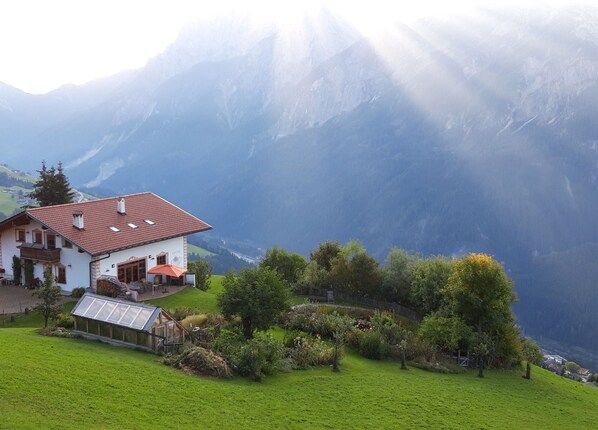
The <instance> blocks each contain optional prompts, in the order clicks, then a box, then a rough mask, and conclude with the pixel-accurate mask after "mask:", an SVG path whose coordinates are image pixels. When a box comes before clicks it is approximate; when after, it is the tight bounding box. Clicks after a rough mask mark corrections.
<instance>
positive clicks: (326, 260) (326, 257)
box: [309, 241, 342, 272]
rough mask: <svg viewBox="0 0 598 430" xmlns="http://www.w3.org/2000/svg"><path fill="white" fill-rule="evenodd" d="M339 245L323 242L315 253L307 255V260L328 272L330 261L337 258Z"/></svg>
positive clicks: (339, 250) (330, 265)
mask: <svg viewBox="0 0 598 430" xmlns="http://www.w3.org/2000/svg"><path fill="white" fill-rule="evenodd" d="M341 249H342V247H341V244H340V243H338V242H332V241H328V242H323V243H321V244H320V245H319V246H318V248H317V249H316V250H315V251H312V252H310V253H309V259H310V260H311V261H315V262H316V263H317V264H318V266H320V267H322V268H324V270H326V271H327V272H330V269H331V268H332V261H333V260H334V259H335V258H336V257H338V255H339V254H340V252H341Z"/></svg>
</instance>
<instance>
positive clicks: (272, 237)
mask: <svg viewBox="0 0 598 430" xmlns="http://www.w3.org/2000/svg"><path fill="white" fill-rule="evenodd" d="M597 23H598V14H597V12H596V9H592V8H588V7H577V8H569V9H560V10H550V9H536V10H527V9H520V10H516V11H513V10H509V11H506V10H497V9H495V10H488V9H485V10H479V11H477V12H476V13H475V14H472V15H468V16H463V17H461V18H459V19H456V20H453V21H434V20H429V21H425V22H420V23H419V24H418V25H414V26H407V25H403V24H398V25H396V26H394V27H393V28H390V29H388V30H387V31H385V32H381V33H380V34H378V35H377V36H376V37H372V38H367V39H366V38H364V37H363V36H362V35H360V34H359V33H358V32H357V31H356V30H355V29H354V28H352V27H351V26H350V25H348V24H346V23H344V22H342V21H340V20H338V19H337V18H336V17H335V16H334V15H332V14H331V13H329V12H326V11H322V13H321V14H319V15H318V16H317V18H315V19H313V17H312V19H307V18H306V19H304V20H297V21H296V22H295V24H294V26H293V27H291V28H286V29H281V28H278V27H277V26H276V25H273V24H264V25H262V26H260V27H254V26H250V25H249V24H248V23H247V21H246V20H245V19H244V18H243V17H241V16H237V17H232V18H227V19H226V20H220V21H215V22H212V23H210V24H209V25H208V24H201V25H197V26H194V27H189V28H187V29H186V30H185V31H184V32H183V33H181V36H180V37H179V39H178V40H177V41H176V42H175V43H174V44H173V45H172V46H171V47H170V48H169V49H168V50H167V51H166V52H164V53H163V54H162V55H161V56H159V57H157V58H155V59H153V60H152V61H150V62H149V63H148V65H147V66H146V67H145V68H144V69H141V70H138V71H135V72H132V73H129V74H127V75H126V76H121V77H115V78H109V79H107V80H103V81H99V82H96V83H95V85H96V87H95V88H97V87H98V86H102V89H101V90H99V91H96V90H94V89H93V88H90V87H89V86H83V87H78V88H69V89H68V91H69V97H57V94H56V92H54V93H50V94H48V95H45V96H28V95H25V94H23V93H20V92H18V91H17V90H14V89H11V92H10V94H9V95H7V94H8V92H7V90H5V89H4V88H0V121H1V122H2V127H3V130H4V127H6V130H9V131H10V132H8V133H6V134H5V133H3V134H2V136H0V142H1V144H2V145H3V146H5V145H6V146H8V145H9V144H10V145H11V146H12V148H13V149H12V150H11V151H10V152H9V154H10V156H9V155H8V154H7V155H6V156H7V157H8V158H9V159H8V160H7V161H10V162H11V163H12V164H14V165H15V166H16V167H20V168H27V169H32V167H31V157H30V155H27V154H30V153H33V152H34V153H36V154H39V156H38V158H39V159H40V160H41V159H42V158H43V159H46V160H47V161H48V162H57V161H58V160H59V159H60V160H62V161H63V163H64V164H65V166H66V167H67V174H68V175H69V177H70V179H71V182H72V183H73V184H75V185H78V186H80V185H87V186H89V187H99V188H101V189H105V190H110V192H111V193H113V194H118V193H129V192H136V191H142V190H151V191H153V192H156V193H158V194H160V195H163V196H164V197H166V198H168V199H169V200H171V201H173V202H175V203H177V204H180V205H181V206H182V207H184V208H186V209H189V210H190V211H191V212H194V213H198V214H201V216H202V218H203V219H206V220H207V221H208V222H210V223H211V224H213V225H214V226H215V229H216V230H215V231H216V232H217V233H218V234H220V235H221V236H222V237H230V238H235V239H237V240H246V241H251V242H253V243H257V244H260V245H262V246H270V245H273V244H277V245H280V246H284V247H287V248H289V249H291V250H294V251H299V252H303V253H307V252H308V251H309V250H310V249H313V248H314V247H315V246H316V245H317V244H318V243H319V242H322V241H324V240H329V239H334V240H339V241H341V242H345V241H347V240H350V239H355V238H356V239H360V240H362V241H363V242H364V243H365V245H366V247H367V248H368V250H369V251H370V252H371V253H372V254H374V255H375V256H376V257H378V258H379V259H383V258H384V257H385V255H386V253H387V252H388V249H389V248H390V247H392V246H399V247H402V248H406V249H408V250H411V251H414V252H419V253H423V254H448V255H461V254H463V253H466V252H472V251H476V252H489V253H492V254H493V255H495V256H496V257H497V258H498V259H499V260H501V261H503V262H504V263H505V265H506V268H507V269H508V270H509V272H510V274H511V276H512V277H513V278H514V280H515V283H516V289H517V292H518V294H519V297H520V303H519V304H518V307H517V309H516V311H517V313H518V315H519V321H520V323H521V325H522V326H523V328H524V329H525V330H526V331H527V332H528V333H530V334H532V335H533V334H543V335H547V337H552V338H554V339H558V340H567V341H570V342H573V343H576V344H578V345H582V346H585V347H587V348H589V349H591V350H593V351H594V352H597V353H598V341H597V339H598V333H595V331H598V316H597V315H598V314H597V313H595V312H592V310H593V309H596V305H598V289H597V288H596V287H595V282H596V280H598V265H597V264H596V263H595V262H596V261H598V239H597V238H598V217H597V216H596V214H597V213H598V198H597V197H598V193H597V192H596V181H597V178H598V122H597V121H596V120H595V119H596V118H598V104H596V103H595V100H597V99H598V98H597V96H598V79H597V78H596V77H597V76H598V49H597V48H598V46H597V45H598V32H597V31H596V30H595V29H596V28H597V27H596V24H597ZM63 90H64V89H63ZM82 94H85V96H84V97H82V96H81V95H82ZM23 100H25V101H23ZM73 100H75V101H77V102H76V103H75V102H73ZM19 103H21V104H23V106H25V107H24V108H20V106H21V105H20V104H19ZM32 112H36V114H35V115H33V114H32ZM3 156H4V155H3ZM34 167H35V166H34ZM555 318H556V320H557V321H555Z"/></svg>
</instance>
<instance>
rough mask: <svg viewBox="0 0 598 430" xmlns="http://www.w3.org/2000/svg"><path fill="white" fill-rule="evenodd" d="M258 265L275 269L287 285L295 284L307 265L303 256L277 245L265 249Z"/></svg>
mask: <svg viewBox="0 0 598 430" xmlns="http://www.w3.org/2000/svg"><path fill="white" fill-rule="evenodd" d="M260 266H263V267H269V268H270V269H273V270H276V271H277V272H278V273H279V274H280V276H281V277H282V279H283V280H285V281H286V282H287V283H288V284H289V285H293V284H295V283H296V282H297V281H298V280H299V278H300V277H301V274H302V273H303V271H304V270H305V267H306V266H307V262H306V261H305V258H304V257H303V256H302V255H300V254H297V253H291V252H287V251H286V250H285V249H282V248H278V247H277V246H275V247H273V248H270V249H268V250H267V251H266V256H265V257H264V259H263V260H262V261H261V262H260Z"/></svg>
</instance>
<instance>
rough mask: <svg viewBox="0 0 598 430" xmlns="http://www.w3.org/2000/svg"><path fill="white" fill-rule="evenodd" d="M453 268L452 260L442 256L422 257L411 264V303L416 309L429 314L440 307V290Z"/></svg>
mask: <svg viewBox="0 0 598 430" xmlns="http://www.w3.org/2000/svg"><path fill="white" fill-rule="evenodd" d="M453 270H454V265H453V262H452V261H451V260H449V259H448V258H444V257H432V258H426V259H423V258H422V259H419V260H417V261H416V262H415V263H414V264H413V265H411V267H410V278H411V305H412V306H413V308H414V309H415V310H416V311H418V312H420V313H421V314H422V315H429V314H431V313H432V312H436V311H438V310H439V309H440V308H441V307H442V305H443V303H444V295H443V292H442V290H443V289H444V288H445V287H446V286H447V284H448V279H449V277H450V276H451V275H452V273H453Z"/></svg>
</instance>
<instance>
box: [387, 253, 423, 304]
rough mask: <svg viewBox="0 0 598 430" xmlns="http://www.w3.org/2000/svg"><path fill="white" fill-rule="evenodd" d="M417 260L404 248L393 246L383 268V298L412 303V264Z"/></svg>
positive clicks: (390, 300)
mask: <svg viewBox="0 0 598 430" xmlns="http://www.w3.org/2000/svg"><path fill="white" fill-rule="evenodd" d="M416 261H417V258H416V257H415V256H413V255H409V254H408V253H407V252H405V251H404V250H402V249H399V248H392V249H391V250H390V252H389V253H388V256H387V257H386V261H385V262H384V269H383V275H382V276H383V282H382V293H381V295H382V298H383V299H384V300H387V301H389V302H397V303H401V304H403V305H405V306H409V305H410V304H411V303H410V302H411V297H410V296H411V295H410V290H411V272H410V268H411V266H412V265H413V264H414V263H415V262H416Z"/></svg>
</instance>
